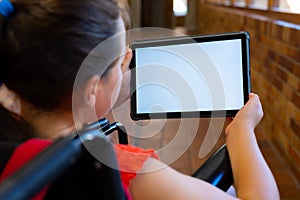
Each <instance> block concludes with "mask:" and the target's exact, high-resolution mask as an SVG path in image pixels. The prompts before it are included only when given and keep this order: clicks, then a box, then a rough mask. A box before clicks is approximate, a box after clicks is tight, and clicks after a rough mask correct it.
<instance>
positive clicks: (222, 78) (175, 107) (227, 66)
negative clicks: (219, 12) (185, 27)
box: [136, 39, 244, 114]
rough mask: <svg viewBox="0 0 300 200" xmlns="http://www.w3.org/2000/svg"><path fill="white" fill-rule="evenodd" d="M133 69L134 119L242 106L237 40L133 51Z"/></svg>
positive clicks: (241, 79)
mask: <svg viewBox="0 0 300 200" xmlns="http://www.w3.org/2000/svg"><path fill="white" fill-rule="evenodd" d="M136 70H137V71H136V86H137V90H136V101H137V114H142V113H160V112H191V111H215V110H236V109H240V108H241V107H242V106H243V104H244V98H243V78H242V77H243V75H242V74H243V72H242V49H241V40H240V39H234V40H228V41H214V42H205V43H192V44H180V45H171V46H160V47H146V48H137V49H136Z"/></svg>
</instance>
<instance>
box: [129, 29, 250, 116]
mask: <svg viewBox="0 0 300 200" xmlns="http://www.w3.org/2000/svg"><path fill="white" fill-rule="evenodd" d="M234 39H241V45H242V65H243V69H242V71H243V90H244V104H245V103H246V102H247V101H248V98H249V93H250V90H251V88H250V85H251V83H250V35H249V33H247V32H233V33H221V34H209V35H196V36H183V37H173V38H164V39H153V40H140V41H135V42H133V43H132V45H131V49H132V51H133V57H132V60H131V63H130V69H134V68H135V67H136V64H135V60H136V59H135V56H136V55H135V49H137V48H145V47H157V46H166V45H176V44H185V43H195V42H197V43H201V42H212V41H222V40H234ZM131 71H132V72H133V73H132V74H131V81H130V91H131V93H130V94H131V96H130V107H131V108H130V109H131V113H130V115H131V118H132V119H133V120H147V119H166V118H199V117H200V118H204V117H234V116H235V115H236V113H237V112H238V111H239V110H225V111H224V110H219V111H218V110H214V111H193V112H170V113H137V102H136V74H135V72H136V70H131Z"/></svg>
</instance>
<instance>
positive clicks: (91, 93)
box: [84, 75, 100, 108]
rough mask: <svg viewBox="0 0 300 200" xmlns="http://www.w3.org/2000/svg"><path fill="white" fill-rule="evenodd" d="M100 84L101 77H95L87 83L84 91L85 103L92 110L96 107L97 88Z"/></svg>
mask: <svg viewBox="0 0 300 200" xmlns="http://www.w3.org/2000/svg"><path fill="white" fill-rule="evenodd" d="M99 83H100V76H98V75H94V76H93V77H92V78H90V80H89V81H88V82H87V84H86V87H85V91H84V94H85V95H84V98H85V103H86V104H87V105H88V106H89V107H90V108H95V105H96V97H97V87H98V84H99Z"/></svg>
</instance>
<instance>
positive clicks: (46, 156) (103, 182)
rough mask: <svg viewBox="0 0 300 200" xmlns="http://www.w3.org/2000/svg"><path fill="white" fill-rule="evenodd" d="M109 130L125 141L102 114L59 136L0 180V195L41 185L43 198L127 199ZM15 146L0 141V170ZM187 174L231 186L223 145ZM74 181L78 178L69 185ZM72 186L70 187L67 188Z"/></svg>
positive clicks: (16, 195) (30, 191) (20, 195)
mask: <svg viewBox="0 0 300 200" xmlns="http://www.w3.org/2000/svg"><path fill="white" fill-rule="evenodd" d="M113 132H117V134H118V140H119V143H120V144H128V136H127V133H126V129H125V127H124V126H123V125H122V124H121V123H119V122H114V123H110V122H109V121H108V120H107V119H106V118H104V119H101V120H99V121H96V122H94V123H91V124H88V125H86V126H84V127H83V129H82V130H81V131H79V133H78V134H76V136H67V137H63V138H60V139H58V140H57V141H55V142H54V143H52V144H51V145H50V146H48V147H47V148H46V149H45V150H43V151H42V152H40V153H39V154H38V155H37V156H36V157H34V158H33V159H32V160H30V161H29V162H28V163H26V164H25V165H24V166H23V167H21V168H20V169H19V170H17V171H16V172H15V173H13V174H12V175H11V176H9V177H8V178H7V179H5V180H4V181H3V182H1V183H0V199H2V200H6V199H9V200H12V199H16V200H17V199H30V198H32V197H33V196H34V195H35V194H37V193H38V192H40V191H41V190H42V189H43V188H45V187H48V190H47V194H46V196H45V197H44V199H70V198H74V197H76V199H116V200H122V199H124V200H125V199H127V197H126V195H125V192H124V190H123V187H122V183H121V179H120V175H119V171H118V170H117V161H116V157H115V153H114V148H113V144H112V143H111V142H110V141H109V139H108V138H107V137H106V136H107V135H110V134H111V133H113ZM93 143H97V146H99V147H100V148H101V149H100V150H101V152H103V156H104V157H106V158H109V160H110V162H111V163H112V164H113V165H114V166H115V167H112V166H111V165H109V166H108V165H106V164H105V163H99V161H98V160H96V159H95V158H94V157H93V156H92V155H91V154H90V152H88V150H87V149H86V148H85V147H84V146H85V145H86V144H93ZM99 143H100V144H101V145H98V144H99ZM18 145H19V144H18V143H13V142H5V143H4V142H2V143H0V149H1V155H0V161H1V162H0V170H1V171H2V170H3V168H4V165H5V163H6V162H7V161H8V160H9V158H10V156H11V154H12V153H13V151H14V149H15V148H16V147H17V146H18ZM95 165H97V166H98V167H95ZM99 166H100V167H99ZM82 172H85V173H82ZM192 176H194V177H196V178H199V179H202V180H204V181H207V182H208V183H211V184H212V185H214V186H216V187H218V188H220V189H222V190H223V191H227V190H228V189H229V187H230V186H231V185H232V184H233V175H232V170H231V164H230V160H229V155H228V151H227V148H226V145H223V146H222V147H220V148H219V149H218V150H217V151H216V152H214V154H212V155H211V156H210V157H209V158H208V159H207V160H206V161H205V162H204V164H202V165H201V166H200V167H199V168H198V169H197V170H196V171H195V172H194V173H193V174H192ZM76 180H77V182H79V181H78V180H81V181H80V183H76V184H74V182H76ZM49 183H51V184H49ZM71 184H72V185H75V188H74V187H68V186H69V185H71ZM66 186H67V187H66ZM99 188H100V190H99Z"/></svg>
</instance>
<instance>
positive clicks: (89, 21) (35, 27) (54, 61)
mask: <svg viewBox="0 0 300 200" xmlns="http://www.w3.org/2000/svg"><path fill="white" fill-rule="evenodd" d="M11 2H12V4H13V6H14V9H15V12H14V13H13V14H12V15H10V16H9V17H7V18H4V17H2V16H0V18H1V20H0V27H1V28H0V30H1V33H0V34H1V35H0V63H1V65H0V82H4V83H5V84H6V85H7V86H8V88H9V89H11V90H13V91H14V92H15V93H16V94H18V95H19V97H20V98H21V99H22V100H24V101H26V102H28V103H30V104H31V105H34V107H36V108H38V109H40V110H42V111H52V110H56V109H60V108H64V109H70V110H71V103H68V104H65V102H67V101H69V102H71V98H72V90H73V85H74V81H75V78H76V75H77V72H78V70H79V68H80V66H81V64H82V62H83V61H84V59H85V57H86V56H87V55H88V53H89V52H90V51H91V50H92V49H93V48H95V47H96V46H97V45H98V44H99V43H101V42H102V41H104V40H106V39H107V38H110V37H111V36H113V35H114V34H116V33H117V32H119V31H120V23H121V21H122V20H120V14H119V8H118V2H116V0H12V1H11ZM97 56H98V57H99V55H96V57H97ZM102 59H106V58H102ZM116 63H118V60H116V61H115V62H114V63H113V64H109V66H111V67H109V68H107V66H103V67H102V68H101V69H99V66H97V69H96V71H95V70H94V69H92V68H88V69H87V70H86V71H85V73H84V74H85V77H84V78H83V79H82V80H80V81H81V82H84V83H88V82H90V81H91V80H95V79H96V78H95V77H94V75H95V74H101V76H98V77H99V78H100V79H98V82H99V80H101V81H105V77H108V76H110V75H111V74H112V73H110V71H112V69H113V68H114V67H113V66H114V65H116ZM114 71H115V73H117V75H118V73H119V70H114ZM93 77H94V79H93ZM113 78H119V77H113ZM107 79H108V80H110V78H107ZM66 106H67V107H66Z"/></svg>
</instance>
